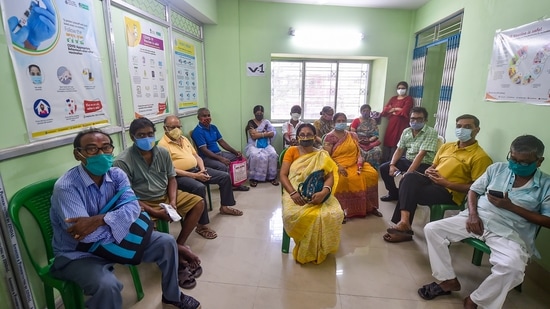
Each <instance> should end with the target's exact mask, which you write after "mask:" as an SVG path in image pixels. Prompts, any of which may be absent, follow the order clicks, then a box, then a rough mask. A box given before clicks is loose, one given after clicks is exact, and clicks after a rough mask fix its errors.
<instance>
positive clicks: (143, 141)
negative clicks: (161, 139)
mask: <svg viewBox="0 0 550 309" xmlns="http://www.w3.org/2000/svg"><path fill="white" fill-rule="evenodd" d="M155 142H156V141H155V137H154V136H153V137H144V138H136V141H135V143H136V146H137V147H138V148H139V149H141V150H143V151H149V150H151V149H153V147H155Z"/></svg>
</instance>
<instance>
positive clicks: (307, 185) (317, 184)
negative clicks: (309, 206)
mask: <svg viewBox="0 0 550 309" xmlns="http://www.w3.org/2000/svg"><path fill="white" fill-rule="evenodd" d="M324 184H325V171H323V170H318V171H315V172H313V173H311V174H309V176H307V178H306V180H304V182H302V183H300V184H299V185H298V190H297V191H298V194H300V195H301V196H302V198H303V199H304V200H306V201H307V202H310V201H311V198H312V197H313V194H314V193H317V192H319V191H322V190H323V185H324ZM329 196H330V193H329V194H327V196H326V197H325V199H324V200H323V202H324V201H326V200H327V199H328V197H329Z"/></svg>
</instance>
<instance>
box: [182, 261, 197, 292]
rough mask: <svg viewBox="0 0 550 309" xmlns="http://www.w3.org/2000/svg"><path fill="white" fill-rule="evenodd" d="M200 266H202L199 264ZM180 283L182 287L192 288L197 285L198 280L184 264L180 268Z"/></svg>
mask: <svg viewBox="0 0 550 309" xmlns="http://www.w3.org/2000/svg"><path fill="white" fill-rule="evenodd" d="M199 267H200V266H199ZM178 285H179V286H180V287H181V288H182V289H187V290H189V289H192V288H194V287H195V286H196V285H197V281H196V280H195V278H194V277H193V275H192V274H191V272H190V271H189V269H188V268H187V267H185V266H183V265H180V267H179V268H178Z"/></svg>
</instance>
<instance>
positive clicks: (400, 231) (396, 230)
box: [386, 227, 414, 235]
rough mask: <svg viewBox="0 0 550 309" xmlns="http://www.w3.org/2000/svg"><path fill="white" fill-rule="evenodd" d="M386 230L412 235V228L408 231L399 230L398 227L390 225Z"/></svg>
mask: <svg viewBox="0 0 550 309" xmlns="http://www.w3.org/2000/svg"><path fill="white" fill-rule="evenodd" d="M386 232H388V234H407V235H414V232H413V231H412V230H408V231H403V230H399V229H396V228H395V227H390V228H388V229H387V230H386Z"/></svg>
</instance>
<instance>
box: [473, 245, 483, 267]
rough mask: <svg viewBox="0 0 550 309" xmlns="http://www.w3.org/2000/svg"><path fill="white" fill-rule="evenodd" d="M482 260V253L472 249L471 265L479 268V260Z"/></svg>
mask: <svg viewBox="0 0 550 309" xmlns="http://www.w3.org/2000/svg"><path fill="white" fill-rule="evenodd" d="M482 259H483V251H481V250H478V249H476V248H474V254H473V255H472V264H474V265H476V266H481V260H482Z"/></svg>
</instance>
